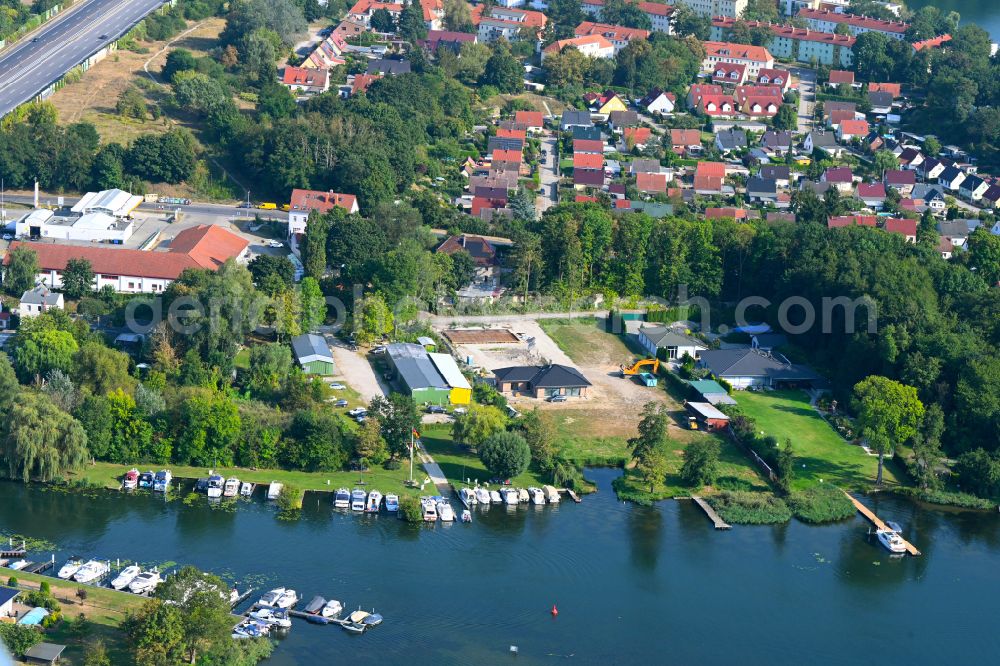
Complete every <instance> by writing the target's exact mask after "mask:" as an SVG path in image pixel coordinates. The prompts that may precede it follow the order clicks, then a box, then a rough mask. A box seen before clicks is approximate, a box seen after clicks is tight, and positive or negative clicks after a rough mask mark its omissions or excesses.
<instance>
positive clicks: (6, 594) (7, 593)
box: [0, 587, 21, 606]
mask: <svg viewBox="0 0 1000 666" xmlns="http://www.w3.org/2000/svg"><path fill="white" fill-rule="evenodd" d="M19 594H21V591H20V590H15V589H14V588H12V587H0V606H2V605H4V604H5V603H7V602H8V601H10V600H11V599H13V598H14V597H16V596H17V595H19Z"/></svg>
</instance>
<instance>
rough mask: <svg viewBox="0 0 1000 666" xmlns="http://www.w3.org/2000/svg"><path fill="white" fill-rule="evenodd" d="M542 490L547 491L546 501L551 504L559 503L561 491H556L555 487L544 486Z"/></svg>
mask: <svg viewBox="0 0 1000 666" xmlns="http://www.w3.org/2000/svg"><path fill="white" fill-rule="evenodd" d="M542 490H544V491H545V500H546V501H547V502H548V503H549V504H558V503H559V491H558V490H556V489H555V486H542Z"/></svg>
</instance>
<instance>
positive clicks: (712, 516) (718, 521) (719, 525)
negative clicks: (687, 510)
mask: <svg viewBox="0 0 1000 666" xmlns="http://www.w3.org/2000/svg"><path fill="white" fill-rule="evenodd" d="M691 499H693V500H694V503H695V504H697V505H698V506H700V507H701V509H702V511H704V512H705V515H707V516H708V518H709V520H711V521H712V522H713V523H714V524H715V529H717V530H728V529H732V525H730V524H729V523H727V522H726V521H724V520H723V519H722V518H720V517H719V514H717V513H716V512H715V509H713V508H712V507H711V506H710V505H709V503H708V502H706V501H705V500H703V499H702V498H700V497H698V496H697V495H691Z"/></svg>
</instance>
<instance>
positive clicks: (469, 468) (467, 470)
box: [418, 426, 546, 488]
mask: <svg viewBox="0 0 1000 666" xmlns="http://www.w3.org/2000/svg"><path fill="white" fill-rule="evenodd" d="M420 441H422V442H423V443H424V448H426V449H427V452H428V453H430V454H431V457H433V458H434V462H436V463H437V464H438V466H439V467H440V468H441V471H442V472H444V475H445V478H447V479H448V480H449V481H451V482H452V483H454V484H455V486H456V487H459V486H461V485H462V484H464V483H465V480H466V479H471V480H472V482H473V483H475V481H476V480H478V481H479V483H485V482H487V481H489V480H490V477H491V476H492V475H491V474H490V473H489V472H487V471H486V468H485V467H484V466H483V463H481V462H480V461H479V458H478V457H477V456H476V455H475V454H473V453H470V452H469V451H466V450H464V449H462V448H461V447H459V446H458V445H456V444H455V442H454V441H453V440H452V438H451V433H450V432H449V430H448V429H447V427H446V426H430V427H425V429H424V431H423V432H421V433H420ZM418 480H419V479H418ZM512 482H513V484H514V485H515V486H517V487H518V488H527V487H528V486H539V487H540V486H542V485H543V484H544V483H546V482H545V481H543V480H542V479H541V478H540V477H539V476H538V475H537V474H535V472H534V471H532V470H530V469H529V470H528V471H527V472H525V473H524V474H522V475H520V476H518V477H516V478H514V479H512Z"/></svg>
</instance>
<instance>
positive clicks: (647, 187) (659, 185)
mask: <svg viewBox="0 0 1000 666" xmlns="http://www.w3.org/2000/svg"><path fill="white" fill-rule="evenodd" d="M668 180H669V179H668V178H667V174H665V173H639V174H637V175H636V177H635V188H636V189H637V190H638V191H639V192H640V193H642V194H662V193H664V192H666V191H667V182H668Z"/></svg>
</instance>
